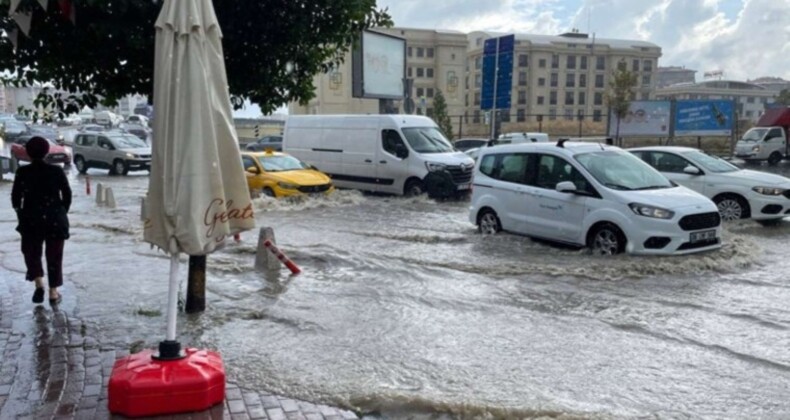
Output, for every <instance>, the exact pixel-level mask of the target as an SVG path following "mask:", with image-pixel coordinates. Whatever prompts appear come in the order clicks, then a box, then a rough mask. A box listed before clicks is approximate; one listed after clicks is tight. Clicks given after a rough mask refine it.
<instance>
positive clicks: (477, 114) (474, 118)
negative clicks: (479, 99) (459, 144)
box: [472, 109, 480, 124]
mask: <svg viewBox="0 0 790 420" xmlns="http://www.w3.org/2000/svg"><path fill="white" fill-rule="evenodd" d="M472 122H473V123H475V124H480V110H478V109H476V110H475V113H474V114H472Z"/></svg>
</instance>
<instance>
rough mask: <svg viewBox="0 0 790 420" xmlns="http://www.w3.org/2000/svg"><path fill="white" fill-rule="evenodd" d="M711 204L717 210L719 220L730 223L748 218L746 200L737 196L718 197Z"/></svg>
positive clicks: (725, 195)
mask: <svg viewBox="0 0 790 420" xmlns="http://www.w3.org/2000/svg"><path fill="white" fill-rule="evenodd" d="M713 202H714V203H716V207H718V208H719V214H720V215H721V220H724V221H727V222H730V221H733V220H738V219H743V218H746V217H748V216H747V215H748V204H746V200H744V199H742V198H741V197H738V196H737V195H730V194H724V195H720V196H718V197H716V198H715V199H714V200H713Z"/></svg>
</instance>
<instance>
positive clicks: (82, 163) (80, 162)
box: [74, 156, 88, 174]
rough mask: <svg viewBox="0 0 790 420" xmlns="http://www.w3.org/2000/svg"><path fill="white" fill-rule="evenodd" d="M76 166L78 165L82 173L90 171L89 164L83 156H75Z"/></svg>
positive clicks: (78, 169)
mask: <svg viewBox="0 0 790 420" xmlns="http://www.w3.org/2000/svg"><path fill="white" fill-rule="evenodd" d="M74 166H76V167H77V171H78V172H79V173H81V174H85V173H87V172H88V164H87V163H85V159H83V158H82V156H77V157H75V158H74Z"/></svg>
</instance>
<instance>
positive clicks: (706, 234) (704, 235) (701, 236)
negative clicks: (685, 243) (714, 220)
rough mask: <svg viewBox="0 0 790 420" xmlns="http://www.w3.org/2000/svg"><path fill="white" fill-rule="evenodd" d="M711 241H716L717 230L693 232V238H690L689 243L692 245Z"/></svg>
mask: <svg viewBox="0 0 790 420" xmlns="http://www.w3.org/2000/svg"><path fill="white" fill-rule="evenodd" d="M711 239H716V230H715V229H714V230H703V231H701V232H691V237H690V238H689V241H690V242H691V243H695V242H702V241H708V240H711Z"/></svg>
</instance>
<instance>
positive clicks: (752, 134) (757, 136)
mask: <svg viewBox="0 0 790 420" xmlns="http://www.w3.org/2000/svg"><path fill="white" fill-rule="evenodd" d="M767 131H768V129H767V128H753V129H751V130H749V131H747V132H746V134H744V135H743V139H742V140H743V141H760V140H762V139H763V137H765V133H766V132H767Z"/></svg>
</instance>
